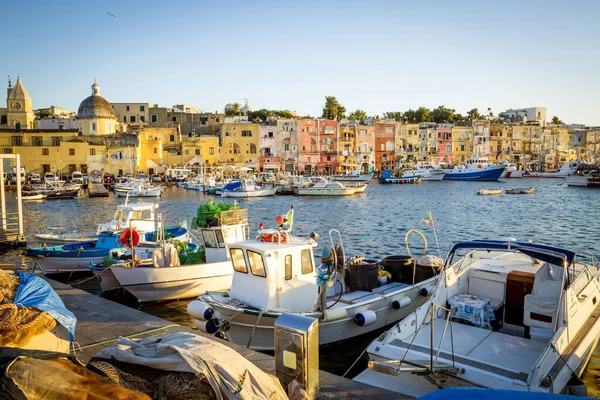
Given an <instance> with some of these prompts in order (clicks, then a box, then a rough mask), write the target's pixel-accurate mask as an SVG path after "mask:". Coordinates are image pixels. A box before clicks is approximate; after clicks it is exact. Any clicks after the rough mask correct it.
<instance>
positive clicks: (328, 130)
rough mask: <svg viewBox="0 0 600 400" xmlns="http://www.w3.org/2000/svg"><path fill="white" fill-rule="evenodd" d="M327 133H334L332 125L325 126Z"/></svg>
mask: <svg viewBox="0 0 600 400" xmlns="http://www.w3.org/2000/svg"><path fill="white" fill-rule="evenodd" d="M325 134H327V135H333V127H332V126H326V127H325Z"/></svg>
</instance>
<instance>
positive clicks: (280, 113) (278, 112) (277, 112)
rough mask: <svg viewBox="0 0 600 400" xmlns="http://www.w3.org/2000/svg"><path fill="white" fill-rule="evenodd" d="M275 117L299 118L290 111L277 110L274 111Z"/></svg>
mask: <svg viewBox="0 0 600 400" xmlns="http://www.w3.org/2000/svg"><path fill="white" fill-rule="evenodd" d="M273 115H275V116H276V117H279V118H298V116H297V115H296V114H294V113H293V112H291V111H290V110H275V111H273Z"/></svg>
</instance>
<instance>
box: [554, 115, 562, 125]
mask: <svg viewBox="0 0 600 400" xmlns="http://www.w3.org/2000/svg"><path fill="white" fill-rule="evenodd" d="M552 123H553V124H554V125H562V124H564V122H562V121H561V120H560V118H558V117H557V116H556V115H555V116H554V117H552Z"/></svg>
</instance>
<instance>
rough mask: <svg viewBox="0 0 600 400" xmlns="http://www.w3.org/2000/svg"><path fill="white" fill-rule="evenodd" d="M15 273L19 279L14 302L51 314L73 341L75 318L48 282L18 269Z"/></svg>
mask: <svg viewBox="0 0 600 400" xmlns="http://www.w3.org/2000/svg"><path fill="white" fill-rule="evenodd" d="M15 274H17V275H19V278H20V279H21V281H20V283H19V288H18V289H17V295H16V296H15V304H16V305H17V306H23V307H35V308H37V309H38V310H41V311H45V312H47V313H48V314H50V315H52V316H53V317H54V319H55V320H56V321H57V322H58V323H59V324H61V325H62V326H64V327H65V328H66V329H67V330H68V331H69V333H70V334H71V341H73V339H74V337H75V326H76V325H77V318H75V315H73V313H72V312H71V311H69V310H67V309H66V307H65V305H64V303H63V302H62V300H61V299H60V297H58V295H57V294H56V292H55V291H54V289H52V287H51V286H50V284H49V283H48V282H46V281H45V280H43V279H42V278H40V277H39V276H37V275H34V274H26V273H23V272H19V271H15Z"/></svg>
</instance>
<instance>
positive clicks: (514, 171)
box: [500, 163, 525, 178]
mask: <svg viewBox="0 0 600 400" xmlns="http://www.w3.org/2000/svg"><path fill="white" fill-rule="evenodd" d="M524 173H525V171H524V170H522V169H519V168H518V167H517V165H516V164H513V163H510V164H507V166H506V169H505V170H504V172H503V173H502V175H500V178H522V177H523V174H524Z"/></svg>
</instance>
